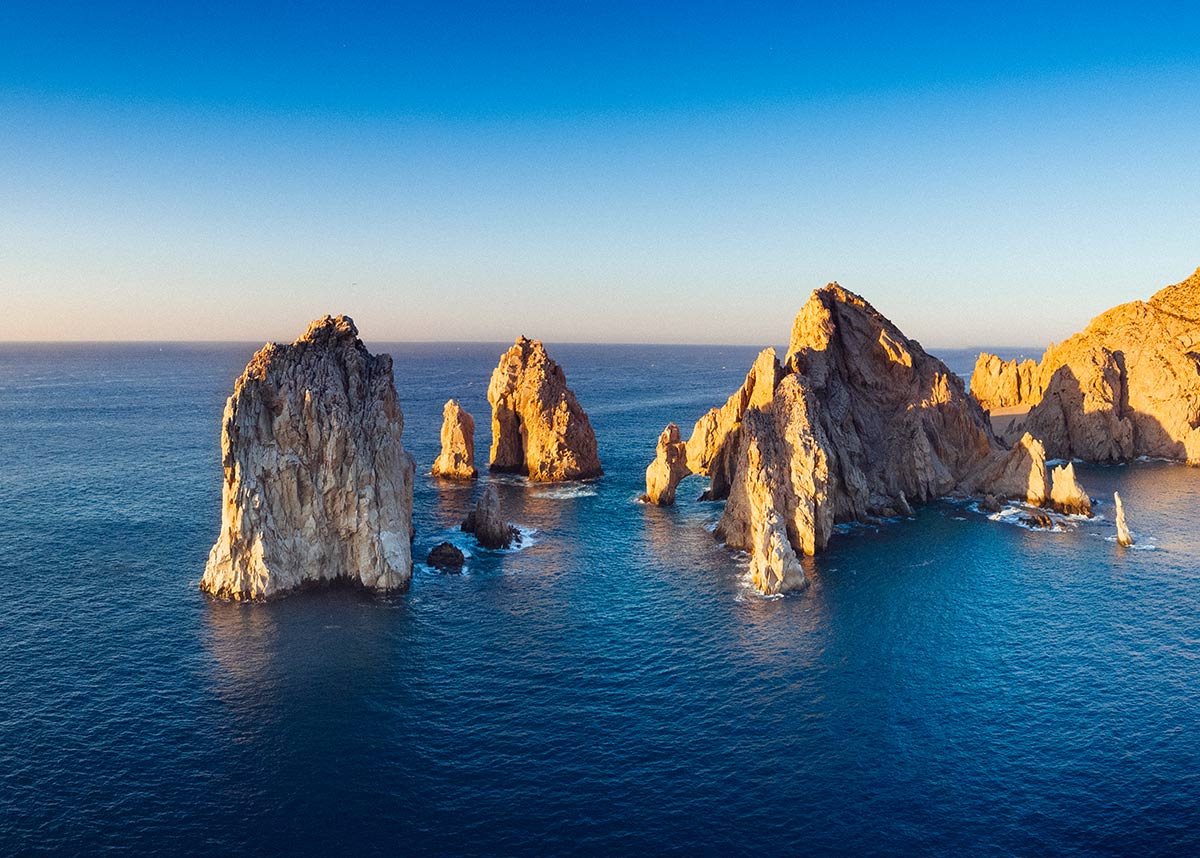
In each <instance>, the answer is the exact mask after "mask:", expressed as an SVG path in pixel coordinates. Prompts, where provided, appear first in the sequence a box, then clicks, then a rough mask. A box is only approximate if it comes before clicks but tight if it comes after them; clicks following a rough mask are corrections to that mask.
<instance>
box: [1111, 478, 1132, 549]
mask: <svg viewBox="0 0 1200 858" xmlns="http://www.w3.org/2000/svg"><path fill="white" fill-rule="evenodd" d="M1113 505H1114V506H1115V507H1116V511H1117V544H1118V545H1124V546H1126V547H1128V546H1130V545H1133V534H1132V533H1130V531H1129V525H1128V524H1126V523H1125V504H1123V503H1121V494H1120V492H1113Z"/></svg>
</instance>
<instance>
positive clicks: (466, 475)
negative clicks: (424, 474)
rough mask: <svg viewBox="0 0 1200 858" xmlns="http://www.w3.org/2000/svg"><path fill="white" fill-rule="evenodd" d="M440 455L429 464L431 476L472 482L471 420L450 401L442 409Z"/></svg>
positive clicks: (472, 422) (474, 472)
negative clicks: (431, 470) (431, 471)
mask: <svg viewBox="0 0 1200 858" xmlns="http://www.w3.org/2000/svg"><path fill="white" fill-rule="evenodd" d="M441 440H442V452H441V453H440V454H439V455H438V457H437V459H436V460H435V461H434V463H433V475H434V476H435V477H442V478H443V479H449V480H473V479H475V477H476V475H477V473H478V471H476V469H475V418H474V417H472V416H471V415H470V413H468V412H467V410H466V409H465V408H463V407H462V406H461V405H459V403H458V400H456V399H451V400H449V401H448V402H447V403H446V405H445V406H444V407H443V408H442V434H441Z"/></svg>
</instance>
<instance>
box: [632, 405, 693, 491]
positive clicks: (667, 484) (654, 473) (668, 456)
mask: <svg viewBox="0 0 1200 858" xmlns="http://www.w3.org/2000/svg"><path fill="white" fill-rule="evenodd" d="M690 473H691V470H689V469H688V465H687V445H686V444H684V443H683V441H681V440H680V436H679V427H678V426H676V425H675V424H674V423H668V424H667V428H666V429H664V430H663V431H662V434H661V435H659V436H658V448H657V451H656V453H655V456H654V461H653V462H651V463H650V465H649V466H648V467H647V468H646V494H644V495H643V496H642V499H643V500H644V501H646V502H647V503H653V504H658V505H659V506H670V505H671V504H673V503H675V488H676V486H678V485H679V481H680V480H682V479H683V478H684V477H686V476H687V475H688V474H690Z"/></svg>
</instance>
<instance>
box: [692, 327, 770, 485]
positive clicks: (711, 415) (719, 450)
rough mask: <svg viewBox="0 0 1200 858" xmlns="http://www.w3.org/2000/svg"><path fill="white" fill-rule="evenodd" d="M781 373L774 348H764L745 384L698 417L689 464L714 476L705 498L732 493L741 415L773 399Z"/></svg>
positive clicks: (699, 471) (696, 471)
mask: <svg viewBox="0 0 1200 858" xmlns="http://www.w3.org/2000/svg"><path fill="white" fill-rule="evenodd" d="M779 376H780V367H779V360H778V359H777V358H776V356H775V349H772V348H768V349H763V350H762V352H760V353H759V355H758V357H757V358H756V359H755V361H754V365H753V366H751V367H750V372H749V373H747V374H746V380H745V381H744V382H742V386H741V387H740V388H738V390H737V391H735V392H734V394H733V395H732V396H730V397H729V399H728V400H727V401H726V403H725V404H724V405H723V406H721V407H720V408H713V409H712V410H710V411H709V412H708V413H707V414H705V415H704V416H703V417H701V418H700V419H699V420H697V421H696V425H695V426H694V427H693V428H692V436H691V437H690V438H688V441H687V466H688V469H689V470H690V471H691V472H692V473H694V474H703V475H705V476H709V477H711V479H712V487H711V488H710V489H709V492H708V494H707V495H706V499H711V498H723V497H725V496H726V495H727V494H728V493H729V484H730V479H731V477H732V473H731V466H732V455H733V451H734V449H735V448H736V446H737V437H738V430H739V429H740V428H741V425H742V417H743V416H744V415H745V413H746V411H747V409H749V408H761V407H762V406H764V405H766V404H767V403H768V402H770V401H771V397H772V395H773V394H774V391H775V385H776V384H777V383H778V381H779Z"/></svg>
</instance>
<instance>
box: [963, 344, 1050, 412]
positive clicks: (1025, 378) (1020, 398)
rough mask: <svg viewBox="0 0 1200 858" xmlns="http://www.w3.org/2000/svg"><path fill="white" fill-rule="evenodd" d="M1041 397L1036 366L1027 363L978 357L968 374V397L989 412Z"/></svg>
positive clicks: (1031, 362) (984, 356)
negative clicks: (969, 392)
mask: <svg viewBox="0 0 1200 858" xmlns="http://www.w3.org/2000/svg"><path fill="white" fill-rule="evenodd" d="M1040 395H1041V389H1040V388H1039V387H1038V366H1037V364H1036V363H1034V362H1033V361H1031V360H1024V361H1020V362H1018V361H1016V360H1000V358H998V357H996V356H995V355H989V354H981V355H980V356H979V360H978V361H977V362H976V363H975V371H974V372H973V373H971V396H973V397H974V398H975V401H976V402H978V403H979V404H980V405H982V406H983V407H984V408H986V409H988V410H989V411H990V410H991V409H993V408H1009V407H1011V406H1016V405H1022V404H1024V403H1026V402H1029V401H1030V400H1031V399H1033V398H1035V397H1038V396H1040Z"/></svg>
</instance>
